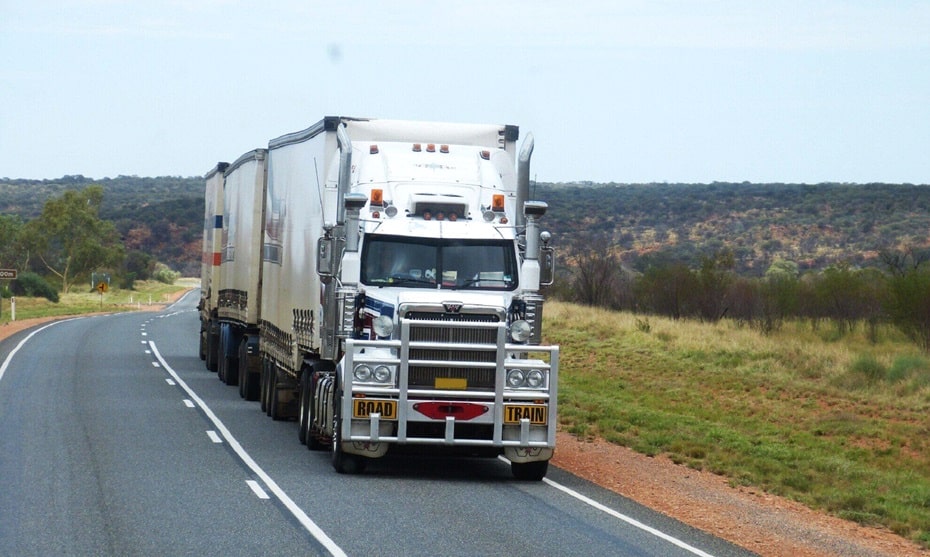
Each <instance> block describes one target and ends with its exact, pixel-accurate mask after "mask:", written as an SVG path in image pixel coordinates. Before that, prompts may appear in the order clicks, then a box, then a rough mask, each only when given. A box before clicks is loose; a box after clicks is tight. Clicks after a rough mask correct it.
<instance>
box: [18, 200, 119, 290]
mask: <svg viewBox="0 0 930 557" xmlns="http://www.w3.org/2000/svg"><path fill="white" fill-rule="evenodd" d="M102 202H103V187H101V186H97V185H92V186H88V187H86V188H84V189H83V190H81V191H76V190H68V191H66V192H65V193H64V194H62V195H61V197H56V198H52V199H49V200H48V201H46V202H45V205H44V206H43V208H42V214H41V215H40V216H39V217H38V218H36V219H33V220H31V221H29V222H28V223H27V224H26V225H25V226H24V227H23V240H24V245H25V246H26V247H27V248H28V249H29V250H30V251H31V252H32V253H34V254H35V256H36V257H38V258H39V260H41V261H42V264H43V265H45V267H46V269H48V270H49V272H51V273H52V274H53V275H55V276H57V277H58V278H59V279H60V280H61V290H62V292H64V293H66V294H67V293H68V291H69V290H70V289H71V287H72V286H73V285H74V283H75V282H77V280H79V279H80V277H82V276H86V275H87V274H88V273H90V272H91V271H93V270H95V269H98V268H115V267H118V266H119V265H120V264H121V262H122V260H123V246H122V244H121V242H120V237H119V234H118V233H117V232H116V228H115V227H114V226H113V223H111V222H110V221H105V220H102V219H101V218H100V217H98V214H99V211H100V205H101V203H102Z"/></svg>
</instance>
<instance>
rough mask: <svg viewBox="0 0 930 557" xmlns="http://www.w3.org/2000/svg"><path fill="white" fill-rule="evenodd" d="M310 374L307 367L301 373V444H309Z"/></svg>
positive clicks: (299, 417) (298, 431)
mask: <svg viewBox="0 0 930 557" xmlns="http://www.w3.org/2000/svg"><path fill="white" fill-rule="evenodd" d="M310 375H311V371H310V370H309V369H307V368H304V370H303V371H302V372H301V374H300V410H299V411H298V414H297V440H298V441H300V444H301V445H306V444H307V429H308V426H307V421H308V418H309V417H310V401H309V398H310Z"/></svg>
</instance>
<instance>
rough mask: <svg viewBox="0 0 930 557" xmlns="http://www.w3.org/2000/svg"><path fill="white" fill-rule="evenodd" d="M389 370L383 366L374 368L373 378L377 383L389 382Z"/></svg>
mask: <svg viewBox="0 0 930 557" xmlns="http://www.w3.org/2000/svg"><path fill="white" fill-rule="evenodd" d="M391 375H392V374H391V368H389V367H388V366H385V365H380V366H376V367H375V371H374V378H375V381H377V382H378V383H387V382H388V381H390V380H391Z"/></svg>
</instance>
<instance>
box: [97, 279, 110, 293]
mask: <svg viewBox="0 0 930 557" xmlns="http://www.w3.org/2000/svg"><path fill="white" fill-rule="evenodd" d="M109 289H110V286H109V285H108V284H107V283H105V282H103V281H100V283H99V284H97V291H98V292H100V293H101V294H103V293H104V292H106V291H107V290H109Z"/></svg>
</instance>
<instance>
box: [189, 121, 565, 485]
mask: <svg viewBox="0 0 930 557" xmlns="http://www.w3.org/2000/svg"><path fill="white" fill-rule="evenodd" d="M518 136H519V130H518V128H517V127H516V126H498V125H473V124H448V123H429V122H409V121H394V120H372V119H359V118H347V117H327V118H324V119H323V120H321V121H320V122H318V123H316V124H314V125H313V126H311V127H309V128H307V129H305V130H302V131H299V132H295V133H291V134H287V135H284V136H281V137H278V138H276V139H273V140H271V141H270V142H269V144H268V149H267V152H266V153H265V157H266V158H265V162H266V168H265V172H266V174H265V182H264V184H263V185H262V187H263V188H264V202H263V203H262V217H261V218H262V248H261V253H260V255H258V256H256V255H255V254H253V255H252V257H251V259H250V261H251V264H252V265H255V266H260V267H261V273H260V275H259V277H258V279H257V280H258V281H259V282H260V288H259V290H260V303H259V305H258V313H259V314H258V317H257V332H258V346H257V350H256V349H255V347H254V341H253V340H252V339H253V333H250V332H246V333H244V334H243V336H242V337H241V338H240V337H236V336H234V335H233V337H232V339H231V340H230V342H231V343H233V344H235V343H236V341H237V340H238V342H239V346H240V347H242V346H243V339H247V342H245V346H246V349H245V351H240V352H239V354H240V355H239V361H238V362H236V365H238V367H239V369H241V368H242V367H243V366H244V365H245V366H246V367H248V366H249V365H253V366H254V369H256V370H257V373H258V375H257V377H258V378H259V386H258V390H259V398H260V400H261V408H262V409H263V410H264V411H265V412H266V413H267V414H268V415H269V416H271V417H272V418H274V419H287V418H296V420H297V422H298V436H299V439H300V441H301V442H303V443H306V444H307V446H308V447H309V448H311V449H324V448H328V449H329V450H330V451H331V453H332V463H333V467H334V468H335V469H336V470H337V471H338V472H341V473H354V472H361V471H362V470H364V468H365V466H366V464H367V463H368V462H369V461H370V459H373V458H379V457H382V456H384V455H385V454H386V453H387V451H388V450H395V449H396V450H411V451H413V450H416V451H418V452H426V453H440V452H453V453H460V454H465V455H486V456H496V455H501V454H503V455H504V456H505V457H506V458H507V459H508V460H509V461H510V463H511V468H512V471H513V473H514V475H515V476H516V477H517V478H520V479H532V480H539V479H541V478H542V477H543V476H544V475H545V474H546V471H547V468H548V462H549V459H550V458H551V457H552V455H553V451H554V449H555V431H556V423H557V414H556V409H557V399H558V359H559V350H558V347H557V346H548V345H544V344H542V315H543V297H542V295H541V294H540V288H541V287H542V286H545V285H547V284H550V283H551V280H552V274H553V266H554V255H553V250H552V247H551V246H550V244H549V241H550V237H549V234H548V233H546V232H541V231H540V225H539V219H540V218H541V217H543V215H544V214H545V212H546V209H547V206H546V204H545V203H543V202H540V201H536V200H531V199H529V163H530V158H531V155H532V151H533V140H532V136H529V137H527V138H526V139H525V140H524V142H523V145H522V148H521V150H520V151H519V153H517V147H516V142H517V140H518ZM232 166H235V164H234V165H232ZM229 176H230V173H229V171H228V170H227V172H226V180H229ZM208 183H209V175H208ZM254 187H255V188H258V186H257V185H256V186H254ZM226 192H227V196H228V195H229V186H228V184H227V187H226ZM224 202H225V203H229V200H228V199H227V200H225V201H224ZM230 218H231V217H230ZM235 257H236V259H237V260H238V259H239V254H238V253H236V254H235ZM226 262H227V260H226V258H225V257H224V258H223V262H222V264H223V265H226ZM236 272H237V273H244V272H245V271H243V270H238V271H236ZM223 276H224V277H226V275H225V274H224V275H223ZM224 280H226V279H224ZM219 303H220V306H221V307H222V302H219ZM202 315H203V313H202ZM202 328H206V329H207V330H209V327H208V326H207V325H202ZM220 336H221V337H222V332H221V333H220ZM207 338H209V335H207ZM250 342H251V343H252V344H249V343H250ZM214 344H215V345H218V346H220V347H224V346H225V347H226V348H227V352H228V349H229V348H230V347H231V345H226V344H224V342H223V341H222V340H220V341H215V342H214ZM249 346H252V347H253V348H252V350H253V351H252V352H249V348H248V347H249ZM243 358H246V360H243ZM217 359H218V360H219V359H220V356H217ZM244 361H248V362H252V363H251V364H247V363H246V364H244V363H243V362H244ZM230 365H233V364H230ZM227 373H228V372H227ZM239 377H240V378H241V377H242V373H241V372H240V373H239Z"/></svg>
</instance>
